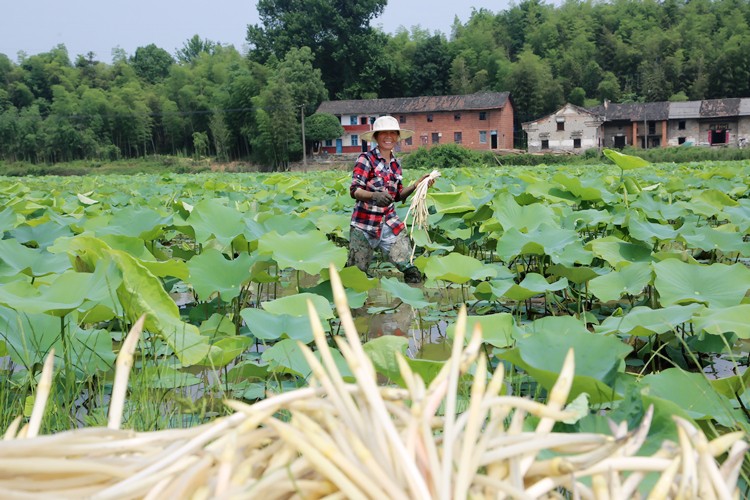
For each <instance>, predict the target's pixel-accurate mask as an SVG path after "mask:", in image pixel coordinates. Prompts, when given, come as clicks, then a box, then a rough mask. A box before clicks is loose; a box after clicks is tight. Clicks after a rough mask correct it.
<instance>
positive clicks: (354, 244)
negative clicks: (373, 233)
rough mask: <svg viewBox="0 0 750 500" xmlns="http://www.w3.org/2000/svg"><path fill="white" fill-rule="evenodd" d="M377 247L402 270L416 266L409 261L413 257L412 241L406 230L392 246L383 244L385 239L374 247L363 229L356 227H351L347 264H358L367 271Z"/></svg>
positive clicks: (397, 237)
mask: <svg viewBox="0 0 750 500" xmlns="http://www.w3.org/2000/svg"><path fill="white" fill-rule="evenodd" d="M377 249H380V250H381V252H382V253H383V254H384V256H385V258H386V259H387V260H388V262H390V263H392V264H393V265H394V266H396V267H397V268H398V270H399V271H401V272H404V271H406V270H408V269H410V268H413V267H414V266H413V265H412V264H411V263H410V262H409V259H410V257H411V243H410V242H409V237H408V236H407V235H406V231H401V232H400V233H399V234H398V235H397V236H396V237H395V240H394V241H393V243H392V244H391V245H390V248H388V245H387V244H385V245H383V240H381V241H379V242H377V246H375V247H374V248H373V247H372V246H371V244H370V241H369V240H368V239H367V235H366V234H365V233H364V232H363V231H361V230H359V229H357V228H355V227H350V228H349V258H348V260H347V262H346V265H347V266H357V267H358V268H359V269H360V270H361V271H363V272H365V273H366V272H367V269H368V268H369V267H370V263H371V262H372V257H373V255H374V254H375V250H377Z"/></svg>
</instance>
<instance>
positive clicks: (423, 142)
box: [419, 135, 427, 146]
mask: <svg viewBox="0 0 750 500" xmlns="http://www.w3.org/2000/svg"><path fill="white" fill-rule="evenodd" d="M419 140H420V142H421V143H422V146H427V136H426V135H420V136H419Z"/></svg>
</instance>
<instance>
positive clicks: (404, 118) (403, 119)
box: [398, 115, 406, 123]
mask: <svg viewBox="0 0 750 500" xmlns="http://www.w3.org/2000/svg"><path fill="white" fill-rule="evenodd" d="M398 121H399V123H406V117H405V116H404V115H399V117H398Z"/></svg>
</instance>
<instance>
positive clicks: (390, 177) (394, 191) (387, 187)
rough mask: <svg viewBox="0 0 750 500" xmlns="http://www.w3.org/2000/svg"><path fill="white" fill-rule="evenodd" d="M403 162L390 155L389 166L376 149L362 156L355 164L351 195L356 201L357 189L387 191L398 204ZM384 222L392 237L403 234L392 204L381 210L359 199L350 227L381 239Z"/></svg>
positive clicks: (401, 187)
mask: <svg viewBox="0 0 750 500" xmlns="http://www.w3.org/2000/svg"><path fill="white" fill-rule="evenodd" d="M402 178H403V176H402V172H401V163H400V162H399V161H398V160H397V159H396V157H395V156H391V162H390V164H389V163H388V162H387V161H386V159H385V158H383V156H382V155H381V154H380V150H378V148H377V147H375V148H373V149H372V150H370V151H368V152H367V153H362V154H361V155H359V158H358V159H357V163H356V164H355V165H354V172H353V173H352V184H351V186H350V187H349V194H350V195H351V197H352V198H354V192H355V191H356V190H357V188H361V189H364V190H365V191H388V193H390V195H391V196H392V197H393V199H394V200H395V201H399V200H400V199H401V190H402V189H403V188H404V186H403V184H402V183H401V181H402ZM383 223H385V224H388V225H389V226H390V227H391V229H392V230H393V234H398V233H400V232H401V231H402V230H403V229H404V227H406V226H405V225H404V223H403V222H401V219H399V218H398V214H397V213H396V209H395V208H394V206H393V203H391V204H390V205H388V206H387V207H379V206H377V205H375V204H373V203H368V202H365V201H359V200H357V203H356V204H355V205H354V213H352V222H351V225H352V226H353V227H356V228H358V229H361V230H362V231H364V232H365V233H366V234H369V235H370V236H373V237H375V238H380V231H381V229H382V226H383Z"/></svg>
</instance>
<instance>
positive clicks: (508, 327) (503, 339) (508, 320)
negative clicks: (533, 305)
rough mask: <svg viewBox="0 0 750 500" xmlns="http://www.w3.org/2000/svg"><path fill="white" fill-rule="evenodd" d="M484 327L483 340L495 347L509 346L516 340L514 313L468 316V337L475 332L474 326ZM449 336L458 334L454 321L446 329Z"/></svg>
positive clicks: (452, 336)
mask: <svg viewBox="0 0 750 500" xmlns="http://www.w3.org/2000/svg"><path fill="white" fill-rule="evenodd" d="M476 325H479V327H480V328H481V329H482V341H483V342H485V343H487V344H490V345H492V346H495V347H508V346H511V345H513V343H514V342H515V336H514V331H513V325H514V321H513V315H511V314H508V313H497V314H486V315H484V316H468V317H467V318H466V339H467V341H468V339H469V338H471V335H472V334H473V331H474V327H475V326H476ZM446 335H447V336H448V338H454V337H455V335H456V324H455V323H452V324H450V325H449V326H448V328H447V330H446Z"/></svg>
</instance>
